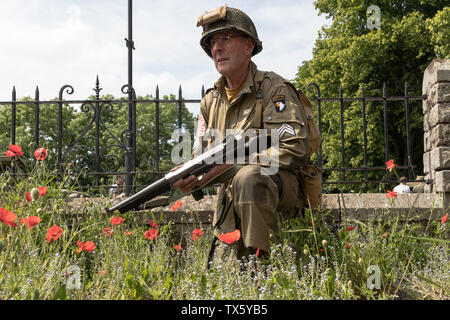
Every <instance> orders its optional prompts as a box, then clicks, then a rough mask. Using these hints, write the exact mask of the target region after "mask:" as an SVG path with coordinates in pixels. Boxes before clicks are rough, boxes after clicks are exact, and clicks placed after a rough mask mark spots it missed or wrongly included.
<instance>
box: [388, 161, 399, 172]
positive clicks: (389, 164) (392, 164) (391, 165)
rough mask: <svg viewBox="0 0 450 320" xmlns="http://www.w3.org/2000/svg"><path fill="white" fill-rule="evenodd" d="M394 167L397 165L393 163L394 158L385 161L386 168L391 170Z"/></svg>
mask: <svg viewBox="0 0 450 320" xmlns="http://www.w3.org/2000/svg"><path fill="white" fill-rule="evenodd" d="M395 167H397V165H396V164H395V163H394V160H392V159H390V160H389V161H387V162H386V170H389V171H392V169H394V168H395Z"/></svg>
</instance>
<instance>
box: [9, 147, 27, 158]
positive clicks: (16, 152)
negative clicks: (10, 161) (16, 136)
mask: <svg viewBox="0 0 450 320" xmlns="http://www.w3.org/2000/svg"><path fill="white" fill-rule="evenodd" d="M5 155H6V156H8V157H10V158H12V157H15V158H16V157H18V156H21V155H23V152H22V148H21V147H20V146H16V145H15V144H10V145H9V150H7V151H6V152H5Z"/></svg>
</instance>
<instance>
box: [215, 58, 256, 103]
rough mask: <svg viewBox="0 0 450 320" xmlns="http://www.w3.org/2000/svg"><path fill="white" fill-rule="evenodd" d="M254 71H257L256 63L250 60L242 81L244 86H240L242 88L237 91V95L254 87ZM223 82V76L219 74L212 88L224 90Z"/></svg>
mask: <svg viewBox="0 0 450 320" xmlns="http://www.w3.org/2000/svg"><path fill="white" fill-rule="evenodd" d="M256 71H257V66H256V64H255V63H254V62H253V61H251V60H250V63H249V66H248V73H247V78H246V79H245V81H244V86H243V87H242V90H241V92H240V93H239V96H240V95H242V94H243V93H249V92H252V90H253V88H255V87H256V85H255V75H256ZM225 83H226V79H225V77H224V76H221V77H220V78H219V80H217V81H216V83H215V84H214V88H215V89H218V90H220V91H222V90H225Z"/></svg>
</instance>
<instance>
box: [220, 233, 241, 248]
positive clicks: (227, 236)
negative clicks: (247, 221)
mask: <svg viewBox="0 0 450 320" xmlns="http://www.w3.org/2000/svg"><path fill="white" fill-rule="evenodd" d="M240 238H241V232H240V231H239V229H236V230H234V231H232V232H228V233H224V234H221V235H220V236H219V239H220V240H222V241H223V242H225V243H226V244H231V243H233V242H235V241H238V240H239V239H240Z"/></svg>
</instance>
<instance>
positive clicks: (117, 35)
mask: <svg viewBox="0 0 450 320" xmlns="http://www.w3.org/2000/svg"><path fill="white" fill-rule="evenodd" d="M224 4H227V5H228V6H230V7H236V8H239V9H241V10H243V11H244V12H246V13H247V14H248V15H249V16H250V18H251V19H252V20H253V22H254V23H255V25H256V29H257V31H258V35H259V38H260V40H262V43H263V51H262V52H261V53H259V54H258V55H256V56H255V57H254V58H253V61H254V62H255V63H256V64H257V65H258V67H259V69H261V70H268V71H275V72H277V73H279V74H280V75H282V76H283V77H285V78H287V79H293V78H294V77H295V74H296V72H297V67H298V66H299V65H300V64H301V62H302V61H303V60H309V59H311V58H312V48H313V46H314V42H315V40H316V39H317V33H318V30H319V29H320V27H321V26H322V25H324V24H327V23H328V24H329V21H327V20H326V19H325V16H323V15H321V16H319V15H318V14H317V12H316V10H315V9H314V6H313V4H312V1H306V0H278V1H273V0H271V1H269V0H244V1H243V0H241V1H234V0H228V1H211V0H209V1H206V0H191V1H186V0H184V1H181V0H165V1H161V0H134V1H133V40H134V42H135V47H136V50H134V52H133V84H134V87H135V89H136V93H137V95H143V96H144V95H146V94H152V95H154V94H155V88H156V85H157V84H158V85H159V89H160V95H161V96H162V95H164V94H169V93H174V94H177V93H178V88H179V86H180V84H181V86H182V89H183V96H184V97H185V98H187V99H199V98H200V93H201V86H202V84H204V85H205V88H208V87H210V86H211V85H212V84H213V83H214V81H215V80H216V79H217V78H218V77H219V74H218V73H217V71H216V70H215V68H214V64H213V62H212V60H211V59H210V58H209V57H208V56H207V55H206V54H205V53H204V51H203V50H202V49H201V47H200V45H199V40H200V36H201V28H200V27H199V28H197V27H196V23H197V18H198V17H199V15H200V14H201V13H202V12H204V11H208V10H212V9H215V8H217V7H219V6H221V5H224ZM127 10H128V0H9V1H5V0H2V1H0V30H1V31H0V32H1V46H0V71H1V76H0V101H5V100H10V99H11V91H12V88H13V86H15V87H16V91H17V97H18V98H21V97H23V96H32V97H34V92H35V89H36V85H38V86H39V90H40V98H41V100H46V99H52V98H54V97H56V96H57V95H58V92H59V89H60V88H61V87H62V86H63V85H65V84H70V85H72V86H73V87H74V89H75V92H74V94H72V95H70V96H68V95H67V94H66V95H65V98H66V99H77V100H81V99H85V98H87V97H88V96H89V95H91V94H93V93H94V91H93V90H92V88H93V87H94V86H95V78H96V76H97V75H98V76H99V79H100V86H101V88H103V90H102V91H101V94H107V93H110V94H113V95H114V96H115V97H121V96H123V94H122V93H121V92H120V88H121V87H122V85H124V84H126V83H127V79H128V75H127V66H128V64H127V54H128V51H127V48H126V46H125V40H124V38H126V37H127V35H128V26H127V23H128V22H127V21H128V20H127V17H128V11H127ZM188 107H189V109H190V110H191V111H192V112H194V113H195V114H197V113H198V109H199V106H198V105H192V104H189V105H188Z"/></svg>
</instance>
